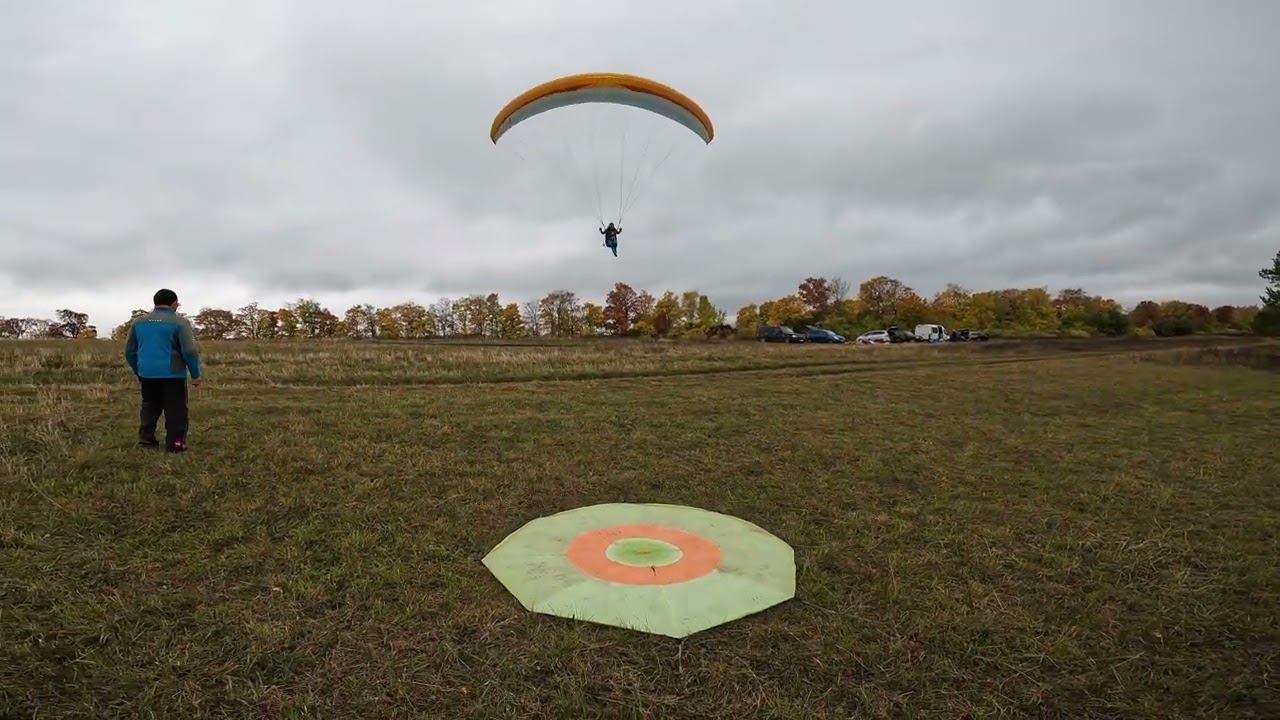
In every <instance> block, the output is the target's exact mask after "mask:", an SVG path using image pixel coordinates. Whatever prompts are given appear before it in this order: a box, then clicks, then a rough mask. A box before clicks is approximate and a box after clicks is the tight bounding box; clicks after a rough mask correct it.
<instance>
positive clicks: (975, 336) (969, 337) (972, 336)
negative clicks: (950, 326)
mask: <svg viewBox="0 0 1280 720" xmlns="http://www.w3.org/2000/svg"><path fill="white" fill-rule="evenodd" d="M951 340H952V341H953V342H986V341H987V340H988V338H987V334H986V333H984V332H982V331H981V330H970V329H968V328H964V329H963V330H956V331H955V332H953V333H951Z"/></svg>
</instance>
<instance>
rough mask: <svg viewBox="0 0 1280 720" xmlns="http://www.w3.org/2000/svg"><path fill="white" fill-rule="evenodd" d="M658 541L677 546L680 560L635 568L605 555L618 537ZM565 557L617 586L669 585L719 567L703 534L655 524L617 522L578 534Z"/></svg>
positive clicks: (713, 546)
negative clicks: (616, 524)
mask: <svg viewBox="0 0 1280 720" xmlns="http://www.w3.org/2000/svg"><path fill="white" fill-rule="evenodd" d="M629 538H640V539H646V540H659V541H662V542H665V543H669V544H671V545H674V546H675V547H677V548H679V549H680V552H681V555H680V559H679V560H677V561H675V562H673V563H671V564H670V565H661V566H656V567H636V566H633V565H624V564H622V563H620V562H615V561H614V560H612V559H610V558H609V556H608V555H607V552H608V550H609V546H610V545H612V544H614V543H615V542H618V541H619V540H626V539H629ZM564 555H565V558H566V559H568V561H569V562H571V563H573V565H574V567H576V568H578V569H579V570H581V571H582V572H584V573H586V574H587V575H590V576H591V577H594V578H597V579H600V580H606V581H608V582H612V583H619V584H621V585H673V584H675V583H682V582H689V581H690V580H697V579H698V578H700V577H703V576H705V575H709V574H711V572H712V571H713V570H715V569H716V568H718V567H720V548H719V547H718V546H717V545H716V544H715V543H713V542H711V541H710V540H707V539H706V538H704V537H700V536H698V535H694V534H693V533H689V532H685V531H683V530H676V529H675V528H668V527H661V526H658V525H618V526H616V527H609V528H602V529H600V530H591V531H589V532H585V533H582V534H581V535H579V536H578V537H576V538H574V539H573V542H571V543H569V547H568V548H567V549H565V551H564Z"/></svg>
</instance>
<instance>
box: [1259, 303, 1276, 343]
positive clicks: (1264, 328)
mask: <svg viewBox="0 0 1280 720" xmlns="http://www.w3.org/2000/svg"><path fill="white" fill-rule="evenodd" d="M1253 331H1254V332H1255V333H1256V334H1258V335H1271V336H1273V337H1280V305H1264V306H1263V307H1262V309H1261V310H1259V311H1258V314H1257V315H1255V316H1254V318H1253Z"/></svg>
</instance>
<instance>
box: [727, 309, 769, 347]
mask: <svg viewBox="0 0 1280 720" xmlns="http://www.w3.org/2000/svg"><path fill="white" fill-rule="evenodd" d="M762 324H764V323H762V322H761V320H760V308H759V307H758V306H756V305H743V306H742V307H740V308H738V315H737V317H736V319H735V320H734V325H735V327H737V330H738V337H740V338H743V339H752V338H755V336H756V333H757V332H759V330H760V326H761V325H762Z"/></svg>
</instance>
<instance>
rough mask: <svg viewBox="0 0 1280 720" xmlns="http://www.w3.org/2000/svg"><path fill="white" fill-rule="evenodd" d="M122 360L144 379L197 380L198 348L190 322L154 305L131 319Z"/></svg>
mask: <svg viewBox="0 0 1280 720" xmlns="http://www.w3.org/2000/svg"><path fill="white" fill-rule="evenodd" d="M124 359H125V362H128V363H129V367H131V368H133V374H134V375H137V376H138V377H140V378H148V379H162V378H168V379H176V378H181V379H183V380H185V379H186V377H187V373H188V372H190V373H191V379H192V380H199V379H200V349H199V348H198V347H196V336H195V333H194V332H193V331H192V330H191V323H190V322H189V321H188V320H187V319H186V318H184V317H181V316H179V315H178V313H177V311H175V310H173V309H172V308H167V307H158V308H156V309H155V310H152V311H151V312H149V313H147V314H146V315H143V316H142V317H140V318H138V319H137V320H134V321H133V323H132V324H131V325H130V326H129V339H128V341H127V342H126V343H125V347H124Z"/></svg>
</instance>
